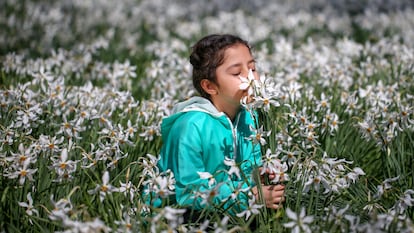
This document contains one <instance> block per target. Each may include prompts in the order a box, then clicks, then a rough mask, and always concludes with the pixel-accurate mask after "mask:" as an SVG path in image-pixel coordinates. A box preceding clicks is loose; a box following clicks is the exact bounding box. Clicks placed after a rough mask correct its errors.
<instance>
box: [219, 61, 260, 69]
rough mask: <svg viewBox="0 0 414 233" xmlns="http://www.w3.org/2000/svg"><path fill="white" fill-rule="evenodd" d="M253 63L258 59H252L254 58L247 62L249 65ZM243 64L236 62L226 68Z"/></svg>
mask: <svg viewBox="0 0 414 233" xmlns="http://www.w3.org/2000/svg"><path fill="white" fill-rule="evenodd" d="M252 63H256V59H252V60H250V61H248V62H247V64H248V65H250V64H252ZM241 65H242V64H241V63H236V64H233V65H231V66H229V67H227V69H226V70H230V69H231V68H233V67H238V66H241Z"/></svg>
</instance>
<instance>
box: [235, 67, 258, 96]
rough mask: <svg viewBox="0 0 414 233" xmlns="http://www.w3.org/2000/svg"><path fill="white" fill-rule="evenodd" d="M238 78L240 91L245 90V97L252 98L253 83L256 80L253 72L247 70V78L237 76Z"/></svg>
mask: <svg viewBox="0 0 414 233" xmlns="http://www.w3.org/2000/svg"><path fill="white" fill-rule="evenodd" d="M239 78H240V81H241V83H240V86H239V88H240V90H243V91H245V90H247V96H252V95H253V94H254V84H255V82H254V81H255V80H256V78H255V77H254V74H253V71H252V70H251V69H249V73H248V75H247V77H243V76H239Z"/></svg>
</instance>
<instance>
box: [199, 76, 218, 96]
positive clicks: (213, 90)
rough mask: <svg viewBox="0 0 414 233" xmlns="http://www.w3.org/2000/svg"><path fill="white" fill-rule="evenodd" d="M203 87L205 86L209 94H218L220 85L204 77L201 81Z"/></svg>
mask: <svg viewBox="0 0 414 233" xmlns="http://www.w3.org/2000/svg"><path fill="white" fill-rule="evenodd" d="M200 85H201V88H203V90H204V91H205V92H206V93H207V94H209V95H217V94H218V87H217V84H215V83H214V82H212V81H210V80H208V79H203V80H201V82H200Z"/></svg>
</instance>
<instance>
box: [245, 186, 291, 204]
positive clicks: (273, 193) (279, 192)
mask: <svg viewBox="0 0 414 233" xmlns="http://www.w3.org/2000/svg"><path fill="white" fill-rule="evenodd" d="M261 189H262V198H263V199H264V202H265V204H266V207H267V208H269V209H278V208H280V207H281V206H282V203H283V202H284V201H285V197H284V194H285V186H284V185H280V184H279V185H262V186H261ZM252 190H253V193H254V194H255V196H256V198H257V199H258V198H259V192H257V191H258V190H257V186H256V187H254V188H253V189H252Z"/></svg>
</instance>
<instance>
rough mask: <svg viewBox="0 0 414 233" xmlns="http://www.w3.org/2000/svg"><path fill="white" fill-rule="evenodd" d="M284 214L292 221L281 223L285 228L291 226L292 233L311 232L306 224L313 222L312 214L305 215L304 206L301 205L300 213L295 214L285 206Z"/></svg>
mask: <svg viewBox="0 0 414 233" xmlns="http://www.w3.org/2000/svg"><path fill="white" fill-rule="evenodd" d="M286 214H287V216H288V218H289V219H291V220H292V221H291V222H288V223H285V224H283V226H284V227H287V228H292V231H291V232H292V233H300V232H306V233H311V232H312V231H311V229H310V227H309V226H308V224H310V223H312V222H313V216H306V213H305V208H303V207H302V209H301V211H300V214H297V213H295V212H293V211H292V210H291V209H290V208H287V209H286Z"/></svg>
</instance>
